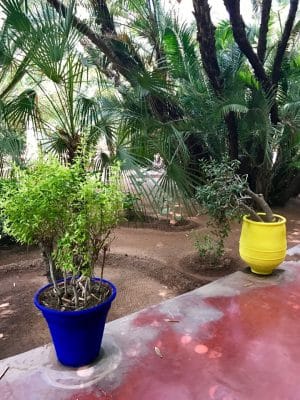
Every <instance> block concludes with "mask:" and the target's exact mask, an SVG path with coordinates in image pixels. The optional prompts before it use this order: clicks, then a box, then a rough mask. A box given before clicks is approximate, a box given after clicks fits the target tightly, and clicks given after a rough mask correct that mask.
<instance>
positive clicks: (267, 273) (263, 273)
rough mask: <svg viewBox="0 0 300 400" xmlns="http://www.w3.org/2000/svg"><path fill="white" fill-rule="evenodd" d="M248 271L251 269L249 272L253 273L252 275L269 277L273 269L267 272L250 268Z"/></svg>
mask: <svg viewBox="0 0 300 400" xmlns="http://www.w3.org/2000/svg"><path fill="white" fill-rule="evenodd" d="M250 269H251V272H253V273H254V274H257V275H271V274H272V272H273V271H274V270H273V269H271V270H267V269H265V270H264V269H255V268H252V267H250Z"/></svg>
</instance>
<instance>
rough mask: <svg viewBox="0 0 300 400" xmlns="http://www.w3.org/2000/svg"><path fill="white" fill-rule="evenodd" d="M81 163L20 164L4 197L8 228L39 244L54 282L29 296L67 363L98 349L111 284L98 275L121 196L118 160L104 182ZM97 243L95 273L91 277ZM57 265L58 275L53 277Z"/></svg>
mask: <svg viewBox="0 0 300 400" xmlns="http://www.w3.org/2000/svg"><path fill="white" fill-rule="evenodd" d="M83 164H84V162H83V161H82V160H77V162H76V163H75V164H74V165H73V166H64V165H61V164H60V163H59V162H58V161H57V160H55V159H50V160H39V161H37V162H36V163H35V164H33V165H32V166H31V167H30V168H29V169H28V170H27V171H25V172H20V175H19V178H18V182H17V185H16V187H15V188H12V189H11V190H8V192H7V194H6V197H5V199H4V200H3V201H2V215H3V216H4V218H5V230H6V232H8V233H9V234H10V235H12V236H13V237H15V238H16V239H17V240H18V241H19V242H20V243H23V244H38V245H39V246H40V248H41V250H42V252H43V254H44V256H45V257H46V259H47V262H48V265H49V270H50V276H51V280H52V283H50V284H49V285H46V286H45V287H43V288H41V289H40V290H39V291H38V292H37V293H36V295H35V297H34V303H35V305H36V307H37V308H38V309H39V310H41V312H42V313H43V315H44V317H45V319H46V321H47V323H48V326H49V329H50V333H51V335H52V339H53V343H54V347H55V350H56V354H57V357H58V360H59V361H60V362H61V363H62V364H64V365H67V366H72V367H78V366H81V365H86V364H89V363H91V362H92V361H93V360H94V359H95V358H96V357H97V356H98V354H99V350H100V346H101V340H102V335H103V330H104V324H105V320H106V317H107V313H108V311H109V308H110V305H111V303H112V301H113V300H114V298H115V296H116V288H115V286H114V285H113V284H112V283H111V282H109V281H106V280H104V279H103V266H104V261H105V253H106V250H107V246H108V244H109V241H110V233H111V230H112V228H113V227H114V226H115V225H116V224H117V222H118V220H119V215H120V211H121V209H122V203H123V195H122V193H121V191H120V186H119V181H118V176H119V171H118V168H117V167H113V168H112V170H111V171H110V175H109V176H110V178H109V183H107V182H106V183H105V182H102V181H101V180H100V179H99V178H98V177H97V176H95V175H92V174H91V173H87V172H86V168H84V167H83ZM101 251H102V252H103V262H102V271H101V276H100V278H95V277H94V268H95V264H96V262H97V260H98V258H99V254H100V252H101ZM56 270H60V271H61V272H62V274H63V279H61V280H59V281H57V280H56V277H55V271H56Z"/></svg>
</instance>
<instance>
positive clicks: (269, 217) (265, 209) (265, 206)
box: [246, 188, 274, 222]
mask: <svg viewBox="0 0 300 400" xmlns="http://www.w3.org/2000/svg"><path fill="white" fill-rule="evenodd" d="M246 193H247V194H248V195H249V196H250V197H251V198H252V200H254V201H255V203H256V204H257V205H258V206H259V207H260V208H261V209H262V210H263V212H264V213H265V214H266V222H272V221H273V220H274V216H273V212H272V210H271V208H270V207H269V205H268V204H267V202H266V201H265V199H264V196H263V195H261V194H256V193H254V192H252V190H251V189H249V188H247V189H246ZM256 215H257V214H256Z"/></svg>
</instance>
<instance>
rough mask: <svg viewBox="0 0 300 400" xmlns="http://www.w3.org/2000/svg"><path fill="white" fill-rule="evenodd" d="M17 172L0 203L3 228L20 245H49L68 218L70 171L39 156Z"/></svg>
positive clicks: (67, 221) (69, 218) (71, 182)
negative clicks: (29, 165) (16, 176)
mask: <svg viewBox="0 0 300 400" xmlns="http://www.w3.org/2000/svg"><path fill="white" fill-rule="evenodd" d="M18 175H19V177H18V181H17V185H16V187H13V188H11V189H9V190H7V192H6V193H5V197H4V200H3V201H2V204H1V206H2V215H3V216H4V218H5V231H6V232H7V233H8V234H9V235H11V236H13V237H15V238H16V240H17V241H19V242H20V243H22V244H44V245H47V244H51V243H52V242H53V240H55V238H57V237H58V236H59V235H60V234H61V233H62V232H64V230H65V226H66V225H67V224H68V223H69V221H70V220H71V214H70V208H69V205H70V202H71V201H72V193H73V191H74V185H73V184H74V179H73V176H72V171H71V170H70V169H69V168H68V167H65V166H63V165H61V164H60V163H59V162H58V161H57V160H56V159H50V160H48V161H45V160H42V159H40V160H39V161H37V162H36V163H35V164H34V165H32V166H31V167H29V168H28V169H27V170H26V171H19V172H18Z"/></svg>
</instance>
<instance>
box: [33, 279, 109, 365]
mask: <svg viewBox="0 0 300 400" xmlns="http://www.w3.org/2000/svg"><path fill="white" fill-rule="evenodd" d="M95 280H98V281H100V280H101V279H99V278H95ZM102 282H103V283H105V284H107V285H108V286H109V287H110V288H111V295H110V296H109V298H108V299H107V300H105V302H103V303H101V304H98V305H97V306H95V307H92V308H88V309H86V310H79V311H58V310H54V309H52V308H47V307H45V306H43V305H42V304H40V303H39V300H38V299H39V296H40V294H41V292H43V291H44V290H45V289H47V288H49V287H50V286H52V284H49V285H46V286H44V287H42V288H41V289H40V290H39V291H38V292H37V293H36V294H35V296H34V304H35V306H36V307H37V308H38V309H39V310H40V311H41V312H42V313H43V316H44V318H45V319H46V321H47V324H48V326H49V330H50V333H51V336H52V340H53V344H54V347H55V351H56V355H57V358H58V360H59V361H60V362H61V363H62V364H64V365H67V366H69V367H80V366H82V365H87V364H90V363H91V362H92V361H94V360H95V358H97V356H98V354H99V351H100V347H101V342H102V337H103V331H104V325H105V322H106V317H107V314H108V311H109V309H110V306H111V303H112V301H113V300H114V299H115V297H116V294H117V289H116V287H115V286H114V285H113V284H112V283H111V282H109V281H107V280H105V279H102Z"/></svg>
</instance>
